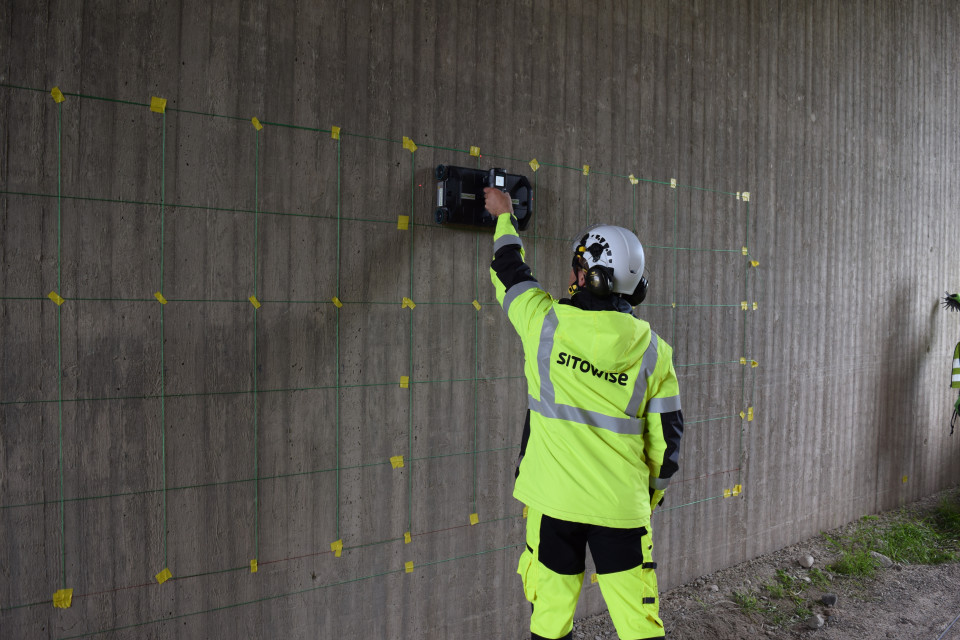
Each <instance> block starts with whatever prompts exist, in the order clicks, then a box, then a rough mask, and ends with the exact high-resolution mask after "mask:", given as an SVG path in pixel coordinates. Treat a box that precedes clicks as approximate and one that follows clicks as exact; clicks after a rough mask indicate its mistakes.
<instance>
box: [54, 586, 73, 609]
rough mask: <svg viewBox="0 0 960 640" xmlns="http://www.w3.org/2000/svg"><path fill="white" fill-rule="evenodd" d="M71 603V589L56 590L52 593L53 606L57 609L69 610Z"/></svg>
mask: <svg viewBox="0 0 960 640" xmlns="http://www.w3.org/2000/svg"><path fill="white" fill-rule="evenodd" d="M72 603H73V589H57V590H56V591H54V593H53V606H55V607H56V608H57V609H69V608H70V605H71V604H72Z"/></svg>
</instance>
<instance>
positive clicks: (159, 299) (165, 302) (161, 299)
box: [153, 291, 167, 304]
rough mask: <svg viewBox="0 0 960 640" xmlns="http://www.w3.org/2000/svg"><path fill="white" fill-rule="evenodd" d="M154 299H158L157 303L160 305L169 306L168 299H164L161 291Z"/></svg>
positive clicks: (154, 295)
mask: <svg viewBox="0 0 960 640" xmlns="http://www.w3.org/2000/svg"><path fill="white" fill-rule="evenodd" d="M153 297H154V298H156V299H157V302H159V303H160V304H167V299H166V298H164V297H163V294H162V293H160V292H159V291H157V292H156V293H155V294H153Z"/></svg>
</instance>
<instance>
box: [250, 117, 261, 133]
mask: <svg viewBox="0 0 960 640" xmlns="http://www.w3.org/2000/svg"><path fill="white" fill-rule="evenodd" d="M250 122H251V123H252V124H253V128H254V129H256V130H257V131H260V130H261V129H263V125H262V124H260V121H259V120H257V117H256V116H254V117H252V118H250Z"/></svg>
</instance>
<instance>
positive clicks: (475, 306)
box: [473, 300, 480, 311]
mask: <svg viewBox="0 0 960 640" xmlns="http://www.w3.org/2000/svg"><path fill="white" fill-rule="evenodd" d="M473 308H474V309H476V310H477V311H480V303H479V302H477V301H476V300H474V301H473Z"/></svg>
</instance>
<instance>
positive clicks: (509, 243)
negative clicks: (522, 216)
mask: <svg viewBox="0 0 960 640" xmlns="http://www.w3.org/2000/svg"><path fill="white" fill-rule="evenodd" d="M515 224H516V222H515V219H514V218H513V216H512V215H506V214H504V215H501V216H500V217H499V218H498V219H497V229H496V232H495V233H494V235H493V262H492V263H491V264H490V279H491V280H492V281H493V288H494V290H495V291H496V294H497V302H499V303H500V306H501V307H503V310H504V312H506V314H507V318H508V319H509V320H510V323H511V324H512V325H513V326H514V328H515V329H516V330H517V333H519V334H520V338H521V340H524V341H526V339H527V338H528V337H530V336H533V335H539V328H540V325H541V324H542V320H543V317H544V316H545V315H546V313H547V311H549V309H550V306H551V305H552V304H553V298H552V297H551V296H550V294H548V293H547V292H546V291H544V290H543V289H542V288H540V283H539V282H537V280H536V278H534V277H533V273H531V271H530V267H529V266H528V265H527V263H526V262H524V252H523V242H522V241H521V240H520V236H519V235H517V230H516V228H515V227H514V225H515Z"/></svg>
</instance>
